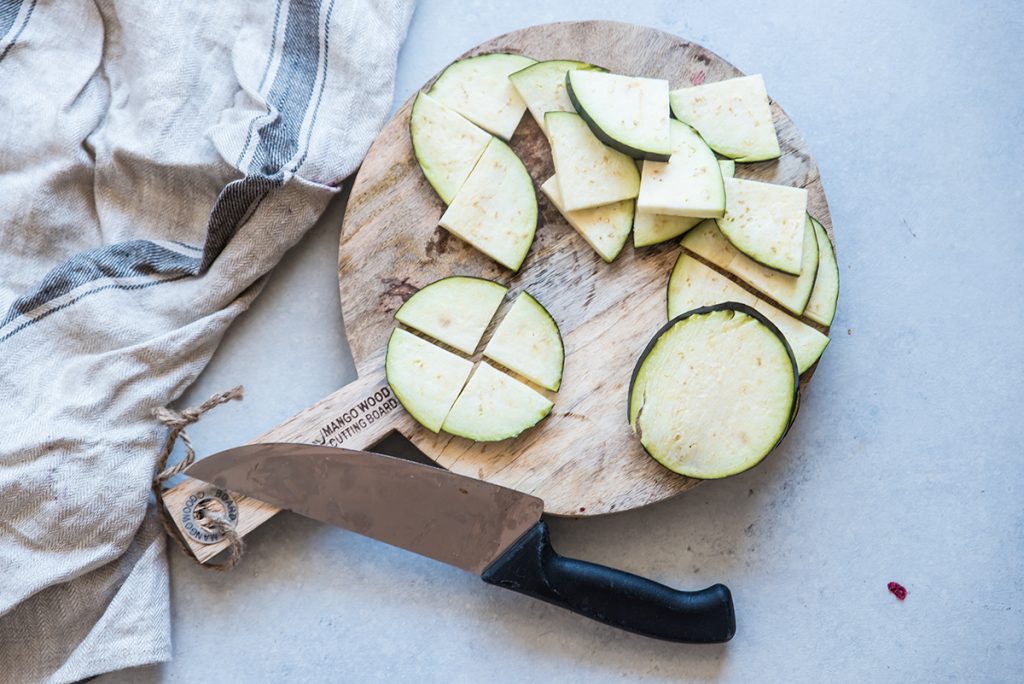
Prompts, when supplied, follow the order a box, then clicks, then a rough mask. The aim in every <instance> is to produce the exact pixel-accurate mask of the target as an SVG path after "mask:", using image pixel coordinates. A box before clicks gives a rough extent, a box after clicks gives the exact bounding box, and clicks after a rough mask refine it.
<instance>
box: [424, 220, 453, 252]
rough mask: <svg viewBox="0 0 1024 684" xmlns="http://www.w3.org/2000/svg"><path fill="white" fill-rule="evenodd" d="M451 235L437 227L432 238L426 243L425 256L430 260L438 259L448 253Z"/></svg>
mask: <svg viewBox="0 0 1024 684" xmlns="http://www.w3.org/2000/svg"><path fill="white" fill-rule="evenodd" d="M451 239H452V234H451V233H449V232H448V231H447V230H445V229H444V228H441V227H440V226H438V227H437V228H436V229H435V230H434V236H433V237H432V238H430V239H429V240H428V241H427V248H426V254H427V256H428V257H431V258H435V259H436V258H438V257H440V256H443V255H445V254H447V253H448V249H449V247H448V244H449V242H450V241H451Z"/></svg>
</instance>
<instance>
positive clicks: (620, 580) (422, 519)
mask: <svg viewBox="0 0 1024 684" xmlns="http://www.w3.org/2000/svg"><path fill="white" fill-rule="evenodd" d="M186 474H187V475H188V476H190V477H194V478H196V479H198V480H203V481H205V482H209V483H211V484H213V485H216V486H218V487H221V488H223V489H226V490H229V491H232V492H237V493H240V494H244V495H245V496H248V497H252V498H254V499H258V500H260V501H264V502H266V503H269V504H272V505H274V506H276V507H277V508H282V509H285V510H289V511H292V512H295V513H299V514H301V515H305V516H307V517H309V518H313V519H315V520H319V521H321V522H326V523H329V524H331V525H335V526H337V527H341V528H343V529H346V530H350V531H352V532H356V533H358V534H362V535H365V536H368V537H372V538H374V539H377V540H380V541H383V542H385V543H388V544H391V545H393V546H398V547H400V548H403V549H407V550H409V551H413V552H414V553H418V554H420V555H423V556H427V557H429V558H433V559H435V560H438V561H441V562H444V563H448V564H449V565H454V566H456V567H459V568H462V569H463V570H468V571H470V572H474V573H476V574H478V575H480V576H481V577H482V579H483V580H484V581H485V582H487V583H489V584H493V585H497V586H501V587H504V588H506V589H511V590H513V591H517V592H519V593H522V594H526V595H528V596H531V597H533V598H537V599H540V600H543V601H547V602H548V603H553V604H555V605H558V606H560V607H563V608H567V609H569V610H572V611H573V612H576V613H579V614H581V615H584V616H586V617H589V618H592V619H594V620H598V621H600V622H603V623H605V624H609V625H611V626H614V627H618V628H620V629H624V630H627V631H631V632H635V633H638V634H643V635H645V636H650V637H654V638H658V639H665V640H668V641H677V642H685V643H720V642H723V641H728V640H729V639H731V638H732V636H733V634H734V633H735V631H736V622H735V613H734V609H733V604H732V596H731V593H730V592H729V589H728V588H727V587H725V586H724V585H721V584H716V585H713V586H711V587H708V588H706V589H702V590H700V591H692V592H690V591H679V590H676V589H672V588H670V587H667V586H665V585H663V584H659V583H657V582H654V581H652V580H649V579H645V578H643V577H639V576H637V575H633V574H631V573H627V572H623V571H621V570H614V569H612V568H608V567H605V566H602V565H597V564H594V563H589V562H586V561H580V560H575V559H572V558H566V557H564V556H561V555H559V554H558V553H556V552H555V551H554V549H553V548H552V546H551V541H550V536H549V532H548V528H547V524H546V523H545V522H544V521H543V520H541V515H542V513H543V511H544V502H543V501H541V500H540V499H538V498H537V497H535V496H530V495H529V494H524V493H522V492H517V491H515V490H513V489H508V488H506V487H501V486H499V485H495V484H491V483H489V482H483V481H481V480H477V479H474V478H471V477H466V476H463V475H458V474H456V473H452V472H449V471H447V470H445V469H443V468H437V467H432V466H428V465H423V464H420V463H415V462H412V461H408V460H405V459H401V458H394V457H391V456H384V455H381V454H375V453H371V452H366V451H353V450H349V449H339V448H334V447H326V446H316V445H308V444H282V443H276V444H275V443H268V444H250V445H246V446H241V447H235V448H233V449H228V450H226V451H221V452H219V453H216V454H213V455H211V456H208V457H206V458H204V459H202V460H201V461H198V462H196V463H195V464H193V465H192V466H191V467H189V468H188V470H187V471H186Z"/></svg>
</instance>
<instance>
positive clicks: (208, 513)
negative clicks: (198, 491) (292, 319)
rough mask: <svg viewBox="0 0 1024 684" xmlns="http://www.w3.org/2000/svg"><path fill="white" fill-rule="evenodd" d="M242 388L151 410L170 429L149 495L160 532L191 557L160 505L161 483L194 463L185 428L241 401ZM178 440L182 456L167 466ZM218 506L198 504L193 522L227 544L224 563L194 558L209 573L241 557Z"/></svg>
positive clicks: (237, 542) (235, 537) (238, 542)
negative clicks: (178, 406) (177, 406)
mask: <svg viewBox="0 0 1024 684" xmlns="http://www.w3.org/2000/svg"><path fill="white" fill-rule="evenodd" d="M242 393H243V389H242V386H241V385H239V386H238V387H234V388H232V389H229V390H228V391H227V392H218V393H217V394H214V395H213V396H211V397H210V398H209V399H207V400H206V401H204V402H203V403H202V404H200V405H199V406H191V407H189V408H186V409H182V410H181V411H178V410H175V409H172V408H170V407H167V406H158V407H156V408H155V409H153V416H154V417H155V418H156V419H157V420H158V421H160V422H161V423H162V424H164V425H166V426H167V427H168V428H170V430H169V431H168V433H167V440H166V441H165V442H164V448H163V449H162V450H161V452H160V457H159V458H158V459H157V467H156V470H157V475H156V476H155V477H154V478H153V494H154V495H155V496H156V503H157V510H159V511H160V520H161V521H162V522H163V525H164V530H165V531H166V532H167V534H168V536H170V537H171V538H172V539H174V541H175V542H177V544H178V547H179V548H181V550H182V551H183V552H184V553H186V554H187V555H189V556H191V557H192V558H193V559H195V556H194V555H193V554H192V552H191V551H189V549H188V547H186V546H185V543H184V542H183V541H182V540H181V538H180V537H179V536H178V533H177V530H176V529H175V527H174V524H173V521H172V520H171V518H170V515H169V514H168V512H167V508H166V507H165V506H164V498H163V493H164V483H166V482H167V480H169V479H171V478H172V477H174V476H175V475H179V474H181V473H183V472H184V471H185V470H186V469H187V468H188V467H189V466H190V465H192V464H193V463H195V460H196V451H195V449H194V448H193V447H192V440H191V439H189V436H188V433H187V432H185V428H186V427H188V426H189V425H191V424H192V423H195V422H196V421H198V420H199V418H200V417H201V416H202V415H203V414H204V413H206V412H207V411H209V410H210V409H212V408H215V407H217V406H220V405H221V404H226V403H227V402H229V401H233V400H235V399H242ZM179 439H180V440H181V443H182V445H184V447H185V457H184V458H182V459H181V460H180V461H178V462H177V463H175V464H173V465H171V466H168V465H167V460H168V459H169V458H170V456H171V452H173V451H174V444H175V443H176V442H177V441H178V440H179ZM218 506H219V504H218V505H214V504H213V500H211V502H202V501H201V502H199V504H197V505H196V509H195V520H196V523H197V524H198V525H199V526H200V527H202V528H203V529H204V530H206V531H207V532H219V533H220V534H222V535H223V536H224V539H225V540H227V542H228V550H229V551H230V555H229V556H228V558H227V560H225V561H224V562H223V563H220V564H203V563H199V561H198V559H196V562H197V563H199V564H200V565H202V566H203V567H206V568H210V569H211V570H230V569H231V568H233V567H234V566H235V564H236V563H238V559H239V558H241V557H242V546H243V545H242V538H241V537H240V536H239V534H238V532H237V531H235V527H234V525H232V524H231V522H230V521H229V520H228V518H227V516H226V515H225V513H226V511H224V510H223V509H219V508H218Z"/></svg>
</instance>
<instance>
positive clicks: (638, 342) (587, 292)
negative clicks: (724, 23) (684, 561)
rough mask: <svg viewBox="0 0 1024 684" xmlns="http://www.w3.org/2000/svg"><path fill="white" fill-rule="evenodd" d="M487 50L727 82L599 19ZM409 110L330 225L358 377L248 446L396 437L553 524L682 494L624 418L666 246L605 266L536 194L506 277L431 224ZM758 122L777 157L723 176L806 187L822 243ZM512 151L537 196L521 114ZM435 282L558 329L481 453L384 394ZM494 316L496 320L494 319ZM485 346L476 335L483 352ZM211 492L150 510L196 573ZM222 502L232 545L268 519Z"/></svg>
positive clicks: (433, 209) (787, 166)
mask: <svg viewBox="0 0 1024 684" xmlns="http://www.w3.org/2000/svg"><path fill="white" fill-rule="evenodd" d="M486 52H512V53H520V54H524V55H528V56H530V57H533V58H535V59H538V60H545V59H577V60H583V61H587V62H591V63H593V64H598V65H601V66H604V67H606V68H608V69H610V70H611V71H613V72H616V73H622V74H630V75H637V76H648V77H659V78H664V79H668V81H669V83H670V85H671V86H672V87H673V88H679V87H683V86H687V85H694V84H699V83H702V82H705V81H707V82H712V81H718V80H722V79H726V78H732V77H735V76H740V75H742V73H741V72H740V71H739V70H738V69H736V68H735V67H733V66H732V65H731V64H729V63H728V62H726V61H725V60H723V59H721V58H720V57H718V56H717V55H715V54H713V53H711V52H709V51H707V50H705V49H704V48H702V47H701V46H699V45H696V44H694V43H689V42H687V41H685V40H683V39H682V38H678V37H676V36H673V35H671V34H668V33H663V32H661V31H656V30H654V29H650V28H644V27H641V26H633V25H631V24H621V23H616V22H608V21H588V22H574V23H562V24H548V25H544V26H534V27H532V28H527V29H523V30H520V31H514V32H512V33H508V34H506V35H504V36H500V37H498V38H495V39H493V40H490V41H488V42H486V43H484V44H482V45H479V46H477V47H476V48H474V49H473V50H470V51H469V52H467V53H466V54H465V55H463V56H464V57H467V56H471V55H477V54H481V53H486ZM427 86H429V83H428V84H424V88H426V87H427ZM412 100H413V98H410V99H409V101H408V102H406V103H405V105H403V106H402V108H401V109H399V110H398V113H397V114H395V116H394V118H392V119H391V121H389V122H388V123H387V125H386V126H384V129H383V130H382V131H381V133H380V135H379V136H378V138H377V140H376V141H375V142H374V144H373V146H372V147H371V148H370V151H369V153H368V154H367V156H366V160H365V161H364V162H363V165H362V167H361V169H360V171H359V173H358V175H357V176H356V179H355V183H354V186H353V189H352V193H351V196H350V198H349V201H348V208H347V210H346V213H345V220H344V225H343V227H342V234H341V246H340V253H339V260H338V278H339V282H340V285H341V303H342V309H343V315H344V318H345V329H346V331H347V333H348V340H349V344H350V346H351V349H352V353H353V355H354V357H355V361H356V368H357V371H358V373H359V377H358V378H357V379H356V380H354V381H353V382H351V383H349V384H348V385H346V386H344V387H342V388H341V389H339V390H338V391H337V392H335V393H333V394H331V395H330V396H327V397H325V398H324V399H322V400H321V401H319V402H317V403H316V404H314V405H313V406H311V407H309V408H308V409H306V410H304V411H302V412H300V413H298V414H296V415H295V416H293V417H292V418H290V419H288V420H287V421H285V422H284V423H282V424H280V425H278V426H277V427H275V428H273V429H271V430H269V431H268V432H266V433H264V434H263V435H261V436H260V437H258V438H257V439H256V440H254V441H255V442H304V443H313V444H325V445H328V446H334V447H344V448H349V449H362V450H367V449H368V450H371V451H372V450H374V449H375V448H377V445H378V444H380V443H381V441H382V440H384V439H385V438H387V437H388V436H389V435H393V434H394V433H395V432H398V433H401V434H402V435H404V436H405V437H406V438H407V439H409V440H410V441H411V442H412V443H413V444H414V445H416V446H417V447H418V448H419V449H420V450H421V451H422V452H423V453H424V454H425V455H427V456H429V457H430V458H431V459H433V460H434V461H435V462H437V463H438V464H440V465H442V466H444V467H446V468H449V469H451V470H453V471H455V472H458V473H461V474H464V475H468V476H471V477H476V478H480V479H483V480H487V481H490V482H494V483H496V484H500V485H504V486H507V487H512V488H514V489H518V490H520V491H524V492H529V493H531V494H534V495H536V496H539V497H540V498H542V499H543V500H544V503H545V511H546V512H547V513H550V514H554V515H564V516H587V515H598V514H602V513H611V512H613V511H623V510H628V509H631V508H637V507H639V506H644V505H646V504H649V503H653V502H655V501H660V500H662V499H666V498H668V497H670V496H673V495H675V494H678V493H679V492H682V491H685V490H687V489H689V488H691V487H693V486H695V485H696V484H697V482H698V481H697V480H691V479H688V478H685V477H681V476H679V475H676V474H674V473H672V472H670V471H669V470H667V469H665V468H663V467H662V466H661V465H659V464H658V463H657V462H655V461H654V459H652V458H650V457H648V456H647V455H646V454H645V453H644V451H643V449H642V448H641V447H640V444H639V442H638V441H637V439H636V438H635V437H634V435H633V434H632V432H631V431H630V428H629V425H628V423H627V418H626V403H627V398H626V394H627V389H628V386H629V379H630V375H631V373H632V371H633V367H634V365H635V363H636V360H637V358H638V357H639V355H640V353H641V352H642V351H643V349H644V347H645V346H646V345H647V342H648V341H649V340H650V338H651V336H653V335H654V333H656V332H657V331H658V330H659V329H660V328H661V327H662V326H663V325H664V324H665V322H666V320H667V302H666V298H667V292H666V290H667V286H668V279H669V275H670V272H671V270H672V266H673V265H674V263H675V260H676V257H677V256H678V254H679V251H680V247H679V244H678V241H677V240H673V241H670V242H667V243H665V244H662V245H657V246H654V247H645V248H643V249H640V250H634V249H633V247H632V246H631V244H627V246H626V247H625V249H623V251H622V253H621V254H620V255H619V257H618V259H616V260H615V262H614V263H611V264H606V263H604V262H603V261H602V260H601V259H600V257H598V256H597V254H595V253H594V251H593V250H592V249H591V248H590V247H589V246H588V245H587V244H586V243H585V242H584V241H583V239H582V238H580V237H579V235H578V234H577V233H576V231H574V230H573V229H572V228H570V227H569V225H568V224H567V223H566V222H565V220H564V219H563V218H562V217H561V215H560V214H559V213H558V211H557V210H556V209H555V208H554V207H553V206H552V205H551V204H550V203H549V202H548V201H547V199H546V198H545V197H543V196H540V197H539V207H540V220H539V224H538V231H537V237H536V239H535V241H534V243H533V247H532V248H531V250H530V253H529V255H528V256H527V258H526V261H525V263H524V264H523V267H522V269H520V271H519V272H518V273H515V274H513V273H511V272H509V271H508V270H507V269H505V268H503V267H501V266H499V265H498V264H496V263H495V262H493V261H491V260H490V259H489V258H488V257H486V256H484V255H483V254H481V253H480V252H477V251H476V250H475V249H473V248H472V247H470V246H469V245H467V244H465V243H463V242H462V241H460V240H459V239H457V238H455V237H453V236H451V235H449V234H448V233H447V232H446V231H445V230H444V229H442V228H439V227H438V225H437V221H438V219H439V218H440V216H441V214H442V212H443V211H444V208H445V207H444V205H443V204H442V203H441V200H440V199H438V197H437V196H436V195H435V194H434V192H433V190H432V189H431V187H430V186H429V185H428V184H427V181H426V179H424V177H423V174H422V173H421V172H420V169H419V166H418V165H417V163H416V160H415V159H414V158H413V154H412V146H411V142H410V139H409V113H410V110H411V107H412ZM772 113H773V116H774V120H775V127H776V129H777V131H778V136H779V142H780V144H781V146H782V156H781V158H779V159H777V160H773V161H770V162H760V163H757V164H737V165H736V176H737V177H740V178H752V179H756V180H762V181H768V182H772V183H778V184H782V185H792V186H797V187H803V188H806V189H807V190H808V193H809V204H808V211H810V213H811V214H812V215H814V216H815V217H817V218H818V219H819V220H820V221H821V223H822V224H823V225H824V226H825V229H826V230H827V231H828V233H829V236H830V237H832V221H831V218H830V217H829V212H828V204H827V203H826V201H825V193H824V191H823V190H822V187H821V182H820V181H819V179H818V170H817V167H816V166H815V164H814V160H813V159H812V158H811V155H810V152H809V151H808V149H807V145H806V144H805V143H804V141H803V138H801V136H800V133H799V132H798V131H797V130H796V127H795V126H794V125H793V122H792V121H790V120H789V117H788V116H786V113H785V112H784V111H782V108H781V107H779V106H778V104H777V103H773V104H772ZM511 145H512V148H513V149H514V150H515V151H516V153H517V154H518V155H519V157H520V158H521V159H522V160H523V162H525V164H526V166H527V168H528V169H529V170H530V174H531V175H532V177H533V181H534V184H535V186H536V187H539V186H540V185H541V183H543V182H544V181H545V180H547V179H548V178H549V177H550V176H551V175H552V174H553V173H554V169H553V167H552V163H551V155H550V152H549V149H548V144H547V140H546V139H545V137H544V134H543V133H542V132H541V130H540V129H539V128H538V127H537V125H536V123H535V122H534V120H533V118H532V117H531V116H530V114H529V113H526V114H525V115H524V116H523V119H522V122H521V123H520V125H519V129H518V130H517V131H516V134H515V136H514V137H513V138H512V141H511ZM833 242H834V239H833ZM450 275H474V276H481V277H484V278H490V279H493V280H497V281H499V282H501V283H504V284H506V285H508V286H509V287H510V288H511V292H510V296H509V297H508V298H507V299H506V304H505V307H507V306H508V302H510V301H511V300H512V298H514V296H515V295H517V294H518V293H519V292H520V291H522V290H527V291H529V292H530V293H531V294H532V295H534V296H535V297H537V299H538V300H540V302H541V303H542V304H544V306H546V307H547V309H548V310H549V311H550V312H551V314H552V316H554V318H555V320H556V321H557V322H558V325H559V327H560V329H561V332H562V336H563V339H564V342H565V351H566V357H565V370H564V374H563V378H562V388H561V390H560V391H559V392H558V393H557V394H554V393H551V394H549V396H550V397H551V398H552V399H553V400H554V404H555V405H554V409H553V410H552V412H551V414H550V415H549V416H548V417H547V418H546V419H545V420H543V421H541V423H540V424H539V425H538V426H537V427H535V428H533V429H531V430H528V431H527V432H525V433H524V434H523V435H521V436H520V437H519V438H517V439H514V440H508V441H505V442H497V443H490V444H484V443H474V442H471V441H468V440H465V439H461V438H457V437H451V436H449V435H446V434H443V433H442V434H439V435H435V434H433V433H431V432H429V431H428V430H426V429H425V428H423V427H421V426H420V425H419V424H418V423H416V421H414V420H413V419H412V417H410V416H409V414H408V413H406V412H405V410H403V409H402V407H401V405H400V404H399V403H398V401H397V399H396V398H395V396H394V395H393V393H392V392H391V389H390V388H389V387H388V386H387V381H386V379H385V376H384V351H385V345H386V343H387V339H388V336H389V335H390V333H391V330H392V328H393V327H394V318H393V316H394V312H395V310H396V309H398V307H399V306H400V305H401V304H402V302H403V301H405V299H407V298H408V297H409V296H411V295H412V294H413V293H414V292H416V290H417V289H419V288H420V287H422V286H424V285H426V284H428V283H430V282H433V281H434V280H437V279H439V278H443V277H445V276H450ZM730 277H731V276H730ZM733 280H735V278H733ZM502 314H503V310H499V312H498V316H497V317H496V320H500V318H501V316H502ZM809 324H810V325H814V324H813V323H809ZM815 327H819V329H822V328H820V326H815ZM822 330H824V331H825V332H827V330H826V329H822ZM489 335H490V331H488V332H487V333H486V334H485V335H484V341H486V340H487V339H489ZM478 357H479V355H478V356H477V357H474V360H476V358H478ZM813 372H814V368H813V367H812V368H811V369H809V370H808V371H807V372H805V373H804V374H803V376H802V378H801V387H806V385H807V382H808V381H809V380H810V377H811V375H812V373H813ZM211 492H213V490H212V489H211V488H210V486H209V485H208V484H206V483H204V482H201V481H199V480H195V479H190V478H186V480H185V481H184V482H182V483H180V484H178V485H176V486H175V487H173V488H171V489H170V490H168V491H167V492H166V493H165V494H164V504H165V506H166V507H167V510H168V511H170V512H171V514H172V518H173V519H174V521H175V523H176V524H177V525H178V528H179V530H180V531H181V533H182V538H183V539H184V540H185V542H186V543H187V544H188V546H189V548H190V549H191V550H192V552H193V553H194V554H195V556H196V558H197V559H199V560H200V561H201V562H207V561H209V560H210V559H212V558H213V557H215V556H216V555H217V553H219V552H220V551H222V550H224V549H225V548H226V547H227V545H228V543H227V541H226V540H225V539H223V538H222V536H215V537H211V535H209V534H205V535H204V534H196V533H195V529H194V526H193V529H191V530H190V528H189V526H188V525H187V524H186V522H185V513H184V512H185V511H187V510H188V509H189V504H190V502H194V501H196V500H200V499H203V498H204V497H209V496H212V494H211ZM220 494H221V493H220V492H218V494H217V495H218V496H219V495H220ZM224 496H228V495H227V494H224ZM229 500H231V501H233V502H234V503H235V504H236V506H237V521H238V522H237V527H236V532H237V533H238V534H239V535H240V536H241V535H245V534H247V533H248V532H250V531H252V530H253V529H255V528H256V527H258V526H259V525H261V524H262V523H263V522H265V521H266V520H267V519H269V518H270V517H272V516H273V515H274V514H275V513H276V512H277V510H278V509H276V508H274V507H273V506H271V505H269V504H266V503H264V502H261V501H258V500H255V499H250V498H248V497H246V496H244V495H241V494H235V495H234V498H233V499H230V497H229Z"/></svg>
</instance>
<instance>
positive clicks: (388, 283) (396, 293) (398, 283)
mask: <svg viewBox="0 0 1024 684" xmlns="http://www.w3.org/2000/svg"><path fill="white" fill-rule="evenodd" d="M380 280H381V282H382V283H384V285H385V287H386V288H387V289H385V290H384V294H383V296H382V297H381V299H382V300H384V301H382V302H381V303H382V304H383V305H384V306H385V307H387V306H388V305H389V304H390V302H388V301H387V299H388V298H389V297H397V298H398V299H400V300H402V303H403V304H404V303H405V301H406V300H407V299H409V297H412V296H413V295H414V294H416V293H417V292H418V291H419V288H418V287H416V286H415V285H413V284H412V283H411V282H409V278H381V279H380Z"/></svg>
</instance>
